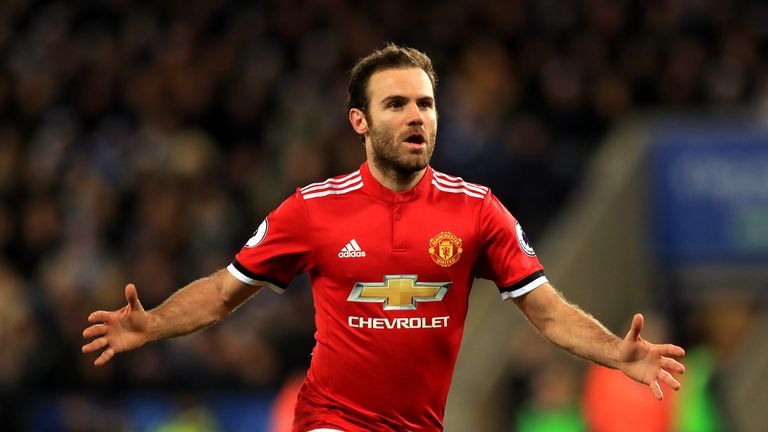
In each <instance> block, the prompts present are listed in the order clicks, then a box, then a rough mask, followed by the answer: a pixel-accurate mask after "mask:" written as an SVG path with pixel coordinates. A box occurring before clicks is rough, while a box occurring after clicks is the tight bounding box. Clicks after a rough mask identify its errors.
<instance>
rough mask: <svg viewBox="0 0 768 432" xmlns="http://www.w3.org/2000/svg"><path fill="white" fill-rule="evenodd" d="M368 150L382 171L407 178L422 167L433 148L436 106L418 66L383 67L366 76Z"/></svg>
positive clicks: (426, 80) (430, 90)
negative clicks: (383, 68) (381, 69)
mask: <svg viewBox="0 0 768 432" xmlns="http://www.w3.org/2000/svg"><path fill="white" fill-rule="evenodd" d="M368 92H369V95H370V103H369V107H368V108H369V109H368V110H367V111H368V112H367V113H365V120H366V122H367V127H368V132H369V140H368V143H367V153H368V156H369V159H370V160H371V162H372V163H373V164H374V165H375V166H376V167H377V168H378V169H379V170H381V172H382V173H383V174H385V175H388V176H393V178H400V179H403V178H408V177H411V176H412V175H414V174H417V173H418V172H419V171H422V170H424V169H425V168H426V167H427V165H428V164H429V161H430V159H431V157H432V153H433V152H434V150H435V141H436V138H437V109H436V107H435V98H434V92H433V89H432V83H431V81H430V80H429V77H428V76H427V74H426V73H424V71H422V70H421V69H418V68H405V69H386V70H383V71H379V72H376V73H375V74H373V75H372V76H371V78H370V80H369V84H368Z"/></svg>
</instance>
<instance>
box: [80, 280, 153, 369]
mask: <svg viewBox="0 0 768 432" xmlns="http://www.w3.org/2000/svg"><path fill="white" fill-rule="evenodd" d="M125 300H126V301H127V302H128V304H127V305H125V306H124V307H123V308H121V309H118V310H116V311H96V312H93V313H91V314H90V315H89V316H88V322H89V323H91V324H92V325H91V326H90V327H88V328H86V329H85V330H84V331H83V338H85V339H92V338H95V339H93V340H92V341H91V342H90V343H88V344H86V345H83V353H91V352H94V351H98V350H100V349H102V348H106V349H104V351H103V352H102V353H101V355H100V356H99V357H98V358H97V359H96V360H95V361H94V362H93V364H94V365H96V366H101V365H103V364H105V363H107V362H108V361H109V360H110V359H112V357H114V356H115V354H117V353H120V352H125V351H130V350H132V349H136V348H138V347H140V346H142V345H144V344H145V343H146V342H147V334H148V329H149V319H148V317H147V312H145V311H144V308H143V307H142V306H141V303H140V302H139V296H138V294H136V286H135V285H133V284H128V285H126V286H125Z"/></svg>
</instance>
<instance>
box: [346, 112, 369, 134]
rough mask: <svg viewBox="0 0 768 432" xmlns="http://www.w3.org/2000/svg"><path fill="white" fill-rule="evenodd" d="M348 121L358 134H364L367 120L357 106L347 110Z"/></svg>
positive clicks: (366, 129)
mask: <svg viewBox="0 0 768 432" xmlns="http://www.w3.org/2000/svg"><path fill="white" fill-rule="evenodd" d="M349 122H350V123H352V129H354V130H355V132H356V133H357V134H358V135H365V134H367V133H368V120H366V119H365V113H363V112H362V111H361V110H359V109H357V108H352V109H351V110H349Z"/></svg>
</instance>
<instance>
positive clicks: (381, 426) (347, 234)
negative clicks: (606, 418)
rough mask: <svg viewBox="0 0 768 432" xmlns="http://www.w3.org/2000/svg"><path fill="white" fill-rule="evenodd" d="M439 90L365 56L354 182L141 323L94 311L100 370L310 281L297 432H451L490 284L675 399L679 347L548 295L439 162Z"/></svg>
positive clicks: (275, 220)
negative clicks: (461, 367) (467, 323)
mask: <svg viewBox="0 0 768 432" xmlns="http://www.w3.org/2000/svg"><path fill="white" fill-rule="evenodd" d="M435 83H436V78H435V74H434V71H433V69H432V64H431V61H430V59H429V58H428V57H427V56H426V55H425V54H423V53H421V52H419V51H416V50H414V49H410V48H401V47H398V46H395V45H388V46H386V47H385V48H383V49H382V50H379V51H376V52H374V53H373V54H371V55H369V56H368V57H366V58H364V59H362V60H361V61H360V62H359V63H358V64H357V65H356V66H355V68H354V69H353V70H352V73H351V78H350V84H349V103H348V105H349V121H350V122H351V124H352V128H353V129H354V130H355V132H356V133H357V134H359V135H360V136H361V137H362V139H363V142H364V144H365V150H366V158H367V161H366V163H364V164H363V165H362V166H361V167H360V169H359V170H358V171H355V172H353V173H351V174H348V175H344V176H339V177H336V178H332V179H328V180H326V181H324V182H320V183H314V184H311V185H308V186H306V187H304V188H301V189H298V190H297V191H296V193H295V194H294V195H292V196H291V197H289V198H288V199H287V200H285V201H284V202H283V203H282V204H281V205H280V207H278V208H277V209H276V210H274V211H273V212H272V213H270V214H269V215H268V216H267V217H266V218H265V220H264V221H263V222H262V223H261V225H260V226H259V228H258V229H257V231H256V233H255V234H254V235H253V237H251V239H250V240H248V242H247V243H246V244H245V246H244V247H243V248H242V250H241V251H240V252H239V253H238V254H237V255H236V257H235V259H234V261H233V262H232V264H231V265H229V266H228V267H227V268H226V269H222V270H219V271H218V272H216V273H215V274H213V275H211V276H209V277H206V278H203V279H200V280H197V281H195V282H192V283H191V284H189V285H187V286H186V287H184V288H182V289H180V290H179V291H177V292H176V293H175V294H173V295H172V296H171V297H170V298H169V299H168V300H166V301H165V302H164V303H163V304H162V305H160V306H159V307H157V308H155V309H153V310H151V311H149V312H146V311H144V309H143V308H142V306H141V303H140V302H139V299H138V296H137V293H136V288H135V286H134V285H132V284H128V285H127V286H126V288H125V297H126V300H127V302H128V304H127V305H126V306H125V307H123V308H122V309H120V310H118V311H112V312H106V311H98V312H94V313H92V314H91V315H90V316H89V318H88V320H89V321H90V322H91V323H93V325H91V326H90V327H88V328H87V329H86V330H85V331H84V332H83V336H84V337H85V338H95V339H94V340H93V341H92V342H90V343H88V344H87V345H85V346H83V351H84V352H93V351H97V350H100V349H103V352H102V353H101V355H100V356H99V357H98V358H97V359H96V361H95V364H96V365H97V366H99V365H103V364H104V363H106V362H108V361H109V360H110V359H111V358H112V357H113V356H114V355H115V354H116V353H119V352H123V351H128V350H132V349H135V348H138V347H140V346H141V345H143V344H145V343H146V342H149V341H156V340H160V339H166V338H170V337H174V336H179V335H183V334H187V333H190V332H193V331H195V330H198V329H200V328H203V327H206V326H208V325H211V324H213V323H215V322H217V321H218V320H220V319H222V318H224V317H225V316H227V315H228V314H229V313H231V312H232V311H233V310H234V309H235V308H236V307H237V306H238V305H240V304H241V303H242V302H243V301H245V300H246V299H247V298H248V297H250V296H251V295H253V294H254V293H255V292H256V291H258V290H259V289H260V288H261V287H265V286H266V287H270V288H272V289H274V290H276V291H281V290H283V289H284V288H285V287H286V285H287V284H288V282H290V280H291V279H292V278H293V277H294V276H295V275H296V274H298V273H301V272H304V271H306V272H308V273H309V275H310V276H311V278H312V289H313V296H314V301H315V309H316V316H315V323H316V327H317V332H316V340H317V343H316V345H315V348H314V350H313V357H312V365H311V367H310V369H309V372H308V374H307V378H306V380H305V381H304V385H303V386H302V389H301V392H300V394H299V396H298V401H297V405H296V410H295V421H294V426H293V428H294V431H301V432H306V431H358V430H366V431H371V430H376V431H385V430H387V431H389V430H398V431H399V430H420V431H421V430H430V431H434V430H442V427H443V412H444V408H445V401H446V397H447V395H448V386H449V384H450V380H451V374H452V373H453V367H454V363H455V361H456V356H457V353H458V350H459V344H460V341H461V335H462V331H463V327H464V320H465V317H466V313H467V304H468V296H469V291H470V287H471V285H472V281H473V280H474V278H475V277H480V278H486V279H490V280H493V281H494V282H495V283H496V285H497V286H498V287H499V290H500V292H501V295H502V298H504V299H512V300H513V301H514V302H515V304H516V305H517V306H518V307H519V308H520V310H522V312H523V313H524V314H525V315H526V317H527V318H528V319H529V320H530V321H531V322H532V323H533V325H534V326H535V327H536V328H537V329H538V330H539V331H540V332H541V333H542V334H543V335H544V336H545V337H547V338H548V339H549V340H550V341H552V342H553V343H555V344H557V345H558V346H561V347H563V348H565V349H567V350H569V351H570V352H572V353H573V354H576V355H578V356H581V357H584V358H586V359H589V360H591V361H594V362H596V363H599V364H602V365H605V366H608V367H611V368H616V369H620V370H622V371H623V372H624V373H625V374H626V375H628V376H629V377H631V378H633V379H635V380H637V381H639V382H642V383H645V384H647V385H649V386H650V388H651V391H652V393H653V395H654V396H655V397H656V398H657V399H661V398H662V392H661V389H660V387H659V383H658V382H659V381H662V382H665V383H666V384H667V385H669V386H670V387H672V388H673V389H675V390H677V389H678V388H680V384H679V383H678V382H677V381H676V380H675V378H673V376H672V375H671V374H670V372H669V371H673V372H677V373H682V372H683V370H684V369H683V366H682V365H681V364H680V363H678V362H677V361H676V360H675V359H674V358H675V357H681V356H683V355H684V352H683V350H682V348H680V347H677V346H674V345H654V344H651V343H648V342H646V341H645V340H643V339H642V338H641V337H640V331H641V329H642V327H643V318H642V316H641V315H639V314H637V315H635V317H634V319H633V320H632V326H631V329H630V331H629V333H628V334H627V336H626V337H625V338H624V339H623V340H622V339H619V338H618V337H616V336H614V335H613V334H611V333H610V332H609V331H608V330H606V329H605V328H604V327H603V326H602V325H601V324H599V323H598V322H597V321H596V320H594V319H593V318H592V317H591V316H589V315H587V314H586V313H584V312H583V311H581V310H580V309H579V308H577V307H576V306H574V305H571V304H569V303H567V302H566V301H565V300H564V299H563V298H562V296H561V295H560V294H559V293H558V292H557V291H556V290H555V289H554V288H553V287H552V286H551V285H550V284H549V283H548V281H547V278H546V276H545V275H544V272H543V268H542V266H541V264H540V263H539V261H538V259H537V258H536V254H535V253H534V250H533V248H532V247H531V245H530V243H529V242H528V239H527V238H526V236H525V234H524V233H523V230H522V228H521V227H520V224H519V223H517V221H516V220H515V219H514V217H513V216H512V215H511V214H510V213H509V212H508V211H507V210H506V209H505V208H504V206H503V205H502V204H501V203H500V202H499V201H498V200H497V199H496V198H495V197H494V196H493V194H492V193H491V192H490V190H489V189H488V188H486V187H484V186H479V185H475V184H471V183H467V182H465V181H463V180H462V179H460V178H458V177H452V176H449V175H446V174H442V173H439V172H437V171H435V170H433V169H432V168H431V167H430V166H429V161H430V157H431V156H432V152H433V150H434V148H435V140H436V133H437V109H436V104H435V97H434V94H435V93H434V91H435Z"/></svg>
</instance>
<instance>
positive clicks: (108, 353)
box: [93, 348, 115, 366]
mask: <svg viewBox="0 0 768 432" xmlns="http://www.w3.org/2000/svg"><path fill="white" fill-rule="evenodd" d="M114 356H115V351H114V350H113V349H112V348H107V349H106V350H104V352H103V353H101V355H100V356H99V358H97V359H96V360H95V361H94V362H93V364H94V365H96V366H102V365H103V364H104V363H106V362H108V361H110V360H111V359H112V357H114Z"/></svg>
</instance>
